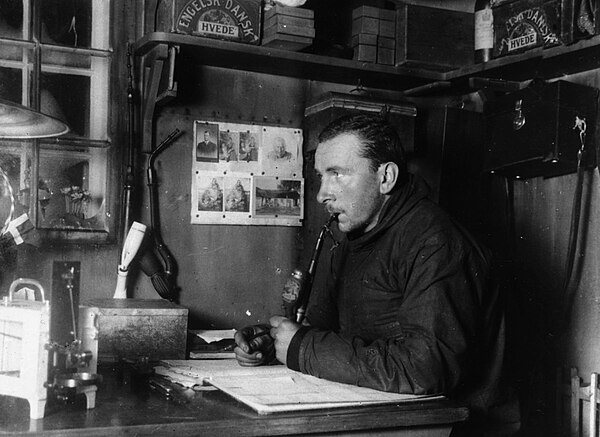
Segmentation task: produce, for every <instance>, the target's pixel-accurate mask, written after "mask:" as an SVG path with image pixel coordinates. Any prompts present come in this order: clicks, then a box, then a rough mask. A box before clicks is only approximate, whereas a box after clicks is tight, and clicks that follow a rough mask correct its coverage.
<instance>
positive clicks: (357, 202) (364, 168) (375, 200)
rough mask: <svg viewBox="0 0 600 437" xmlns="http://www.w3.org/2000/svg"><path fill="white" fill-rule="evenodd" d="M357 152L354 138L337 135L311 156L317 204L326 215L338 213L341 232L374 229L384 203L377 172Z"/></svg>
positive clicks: (356, 142)
mask: <svg viewBox="0 0 600 437" xmlns="http://www.w3.org/2000/svg"><path fill="white" fill-rule="evenodd" d="M361 148H362V145H361V143H360V140H359V139H358V137H357V136H356V135H354V134H341V135H338V136H337V137H334V138H332V139H330V140H328V141H325V142H323V143H321V144H319V146H318V148H317V152H316V154H315V170H316V171H317V173H318V174H319V175H320V177H321V188H320V189H319V192H318V194H317V200H318V201H319V202H321V203H324V204H325V205H326V207H327V210H328V211H329V213H330V214H334V213H339V216H338V228H339V229H340V231H342V232H350V231H355V230H360V229H362V230H363V231H365V232H366V231H369V230H371V229H372V228H373V227H375V225H376V224H377V219H378V217H379V212H380V211H381V207H382V206H383V203H384V199H385V197H384V195H383V194H382V193H381V192H380V184H379V182H380V175H379V172H373V171H372V170H371V168H370V166H369V164H370V161H369V160H368V159H366V158H363V157H362V156H360V154H359V153H360V151H361Z"/></svg>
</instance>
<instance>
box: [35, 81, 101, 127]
mask: <svg viewBox="0 0 600 437" xmlns="http://www.w3.org/2000/svg"><path fill="white" fill-rule="evenodd" d="M41 103H42V106H41V110H42V112H43V113H44V114H48V115H52V116H53V117H56V118H58V119H59V120H62V121H64V122H65V123H67V125H68V126H69V127H70V128H71V133H70V134H69V135H75V136H81V137H87V136H89V132H90V129H89V118H90V78H89V77H86V76H78V75H74V74H54V73H42V77H41Z"/></svg>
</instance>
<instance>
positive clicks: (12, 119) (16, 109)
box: [0, 99, 69, 139]
mask: <svg viewBox="0 0 600 437" xmlns="http://www.w3.org/2000/svg"><path fill="white" fill-rule="evenodd" d="M67 132H69V127H68V126H67V125H66V124H65V123H63V122H62V121H60V120H58V119H56V118H54V117H50V116H49V115H45V114H42V113H41V112H37V111H34V110H32V109H30V108H27V107H25V106H22V105H19V104H17V103H13V102H9V101H7V100H2V99H0V138H7V139H32V138H51V137H57V136H60V135H63V134H66V133H67Z"/></svg>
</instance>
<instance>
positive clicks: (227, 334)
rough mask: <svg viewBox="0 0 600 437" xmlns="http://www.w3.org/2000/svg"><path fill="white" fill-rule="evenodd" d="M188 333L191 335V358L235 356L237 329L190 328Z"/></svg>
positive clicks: (207, 358)
mask: <svg viewBox="0 0 600 437" xmlns="http://www.w3.org/2000/svg"><path fill="white" fill-rule="evenodd" d="M188 333H189V335H190V336H191V337H190V339H191V349H190V358H191V359H196V360H212V359H223V358H235V354H234V353H233V348H234V347H235V341H234V340H233V336H234V335H235V329H202V330H192V329H190V330H188Z"/></svg>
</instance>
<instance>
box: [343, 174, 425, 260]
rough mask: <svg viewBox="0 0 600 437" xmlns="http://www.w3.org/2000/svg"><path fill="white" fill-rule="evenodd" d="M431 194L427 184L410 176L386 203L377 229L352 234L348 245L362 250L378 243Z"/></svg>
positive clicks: (416, 177)
mask: <svg viewBox="0 0 600 437" xmlns="http://www.w3.org/2000/svg"><path fill="white" fill-rule="evenodd" d="M428 194H429V187H428V186H427V183H426V182H425V181H424V180H423V179H422V178H420V177H419V176H416V175H410V177H409V179H408V182H407V183H406V184H404V185H403V186H402V187H399V188H398V189H397V190H395V191H394V193H393V194H392V195H391V197H390V198H389V199H388V200H387V202H385V204H384V205H383V207H382V209H381V214H379V220H378V222H377V224H376V225H375V227H374V228H373V229H371V230H370V231H368V232H362V231H359V232H350V233H348V235H347V239H348V244H349V245H350V248H352V249H361V248H365V247H367V246H369V245H370V244H371V243H373V242H374V241H376V240H377V239H378V238H379V237H380V236H381V235H382V234H384V233H385V232H386V231H387V229H389V228H390V227H391V226H392V225H393V224H394V223H396V222H397V221H398V220H400V219H402V218H403V217H404V216H405V215H406V214H408V213H409V212H410V211H411V210H412V209H413V208H414V206H415V205H416V204H417V203H418V202H419V201H421V200H422V199H424V198H426V197H427V196H428Z"/></svg>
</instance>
